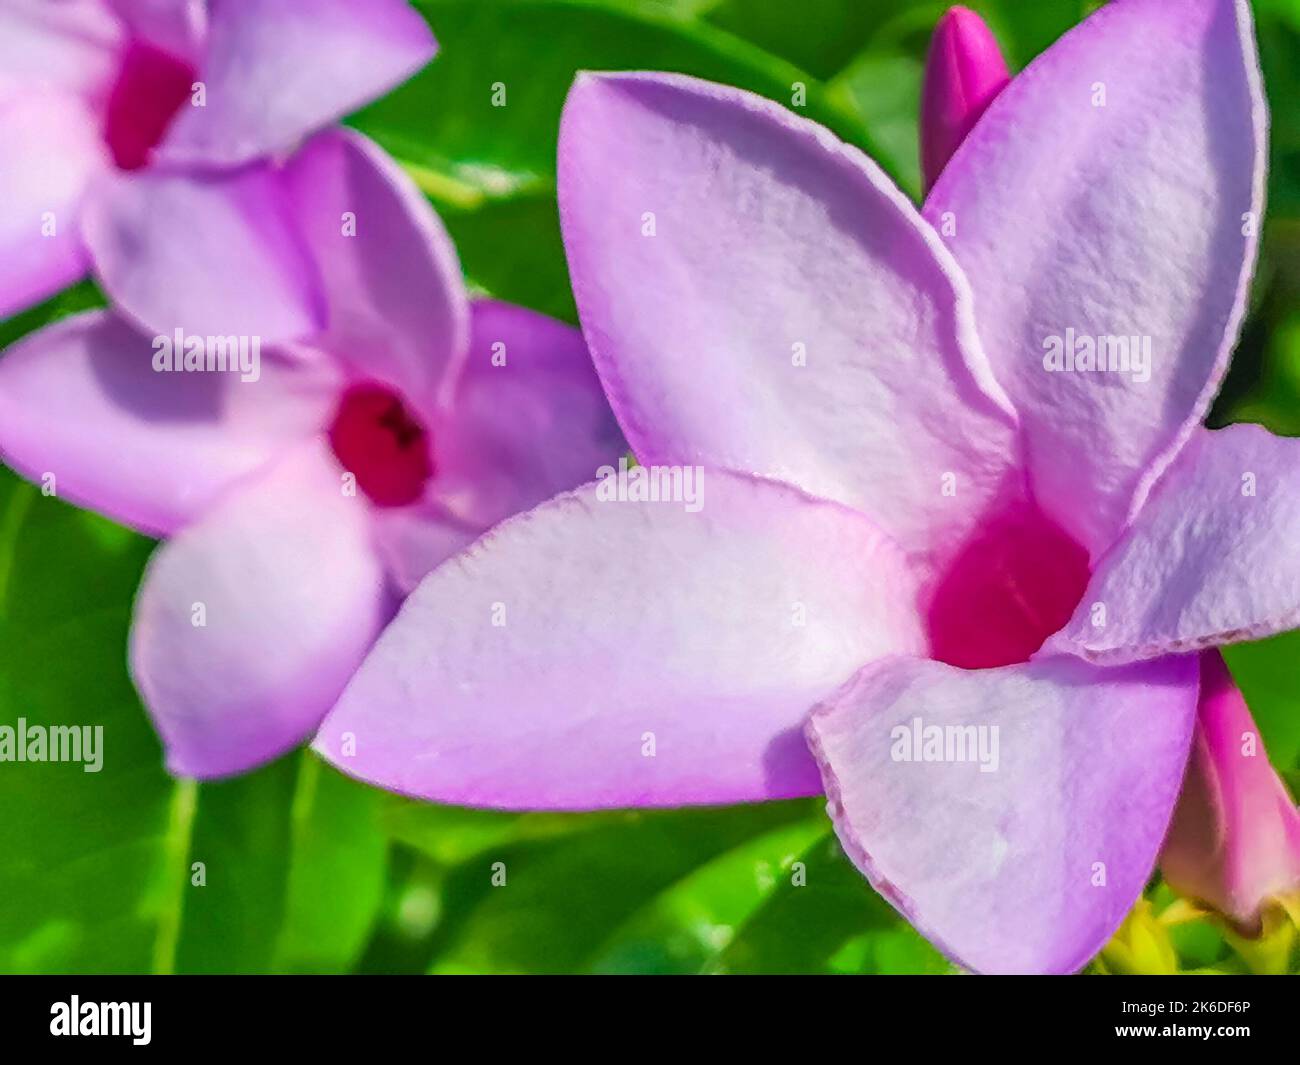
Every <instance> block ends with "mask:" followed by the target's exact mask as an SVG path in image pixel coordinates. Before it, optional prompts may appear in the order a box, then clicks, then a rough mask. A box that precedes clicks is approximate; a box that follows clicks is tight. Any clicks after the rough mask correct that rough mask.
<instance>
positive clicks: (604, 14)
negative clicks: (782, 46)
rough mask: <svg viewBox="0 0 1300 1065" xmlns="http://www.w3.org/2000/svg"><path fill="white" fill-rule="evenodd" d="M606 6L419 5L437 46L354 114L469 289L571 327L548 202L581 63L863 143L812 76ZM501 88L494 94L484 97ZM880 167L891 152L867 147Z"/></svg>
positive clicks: (569, 2) (588, 2)
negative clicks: (762, 106)
mask: <svg viewBox="0 0 1300 1065" xmlns="http://www.w3.org/2000/svg"><path fill="white" fill-rule="evenodd" d="M707 6H709V5H706V4H689V3H687V4H683V3H654V2H652V0H651V2H639V3H631V4H629V3H621V4H620V3H617V2H616V0H420V2H419V3H417V7H419V8H420V10H421V11H422V12H423V13H424V14H425V15H426V16H427V17H428V19H429V22H430V25H431V26H432V27H433V30H434V33H435V34H436V35H437V36H438V39H439V41H440V42H441V45H442V50H441V51H440V53H439V55H438V56H437V57H436V58H435V59H434V61H433V62H432V63H431V64H430V65H429V66H428V67H427V68H426V69H425V70H424V71H422V72H421V73H420V74H419V75H417V76H416V77H415V78H414V79H412V80H411V81H410V82H408V83H407V84H406V85H404V86H402V87H401V88H399V89H398V90H397V91H396V92H394V93H392V94H390V95H389V96H387V97H385V98H384V99H382V100H380V101H378V102H377V103H375V104H373V105H372V106H370V107H368V108H366V109H365V110H364V111H362V112H361V113H360V114H358V115H355V116H354V117H353V118H352V119H351V120H350V121H351V123H352V124H353V125H355V126H356V127H357V128H358V129H360V130H362V131H363V132H365V133H366V134H368V135H370V136H371V137H373V138H374V139H375V140H376V141H378V142H379V143H380V144H382V145H383V146H384V147H385V148H386V149H387V150H388V151H389V152H390V153H391V154H392V155H393V156H394V157H395V158H397V159H398V160H399V161H400V162H401V163H402V164H403V165H404V166H405V167H406V169H407V170H408V171H409V172H410V173H411V174H412V175H413V177H414V178H415V180H416V182H417V183H418V184H419V185H420V187H421V188H422V189H423V190H424V192H425V193H426V195H428V196H429V198H430V199H431V200H432V201H433V203H434V205H435V206H436V207H437V208H438V210H439V212H440V213H441V214H442V215H443V218H444V220H445V221H446V223H447V226H448V229H449V230H450V231H451V233H452V237H453V239H454V240H455V241H456V245H457V248H458V250H459V252H460V256H461V262H462V266H463V268H464V271H465V275H466V277H467V279H468V280H469V282H470V284H471V286H473V287H474V288H476V289H478V290H479V291H481V292H483V293H486V294H489V295H492V296H496V297H499V298H501V299H507V300H510V301H512V302H515V303H520V304H522V305H524V306H528V307H533V308H534V309H536V310H540V311H543V312H545V313H548V314H551V315H554V316H556V317H559V318H562V319H565V320H567V321H571V322H572V321H576V311H575V309H574V305H573V297H572V295H571V293H570V290H569V280H568V271H567V265H566V262H565V258H564V249H563V246H562V244H561V241H560V229H559V220H558V216H557V211H556V205H555V145H556V138H557V134H558V131H559V121H560V110H561V108H562V107H563V104H564V100H565V97H566V96H567V95H568V91H569V88H570V86H571V85H572V84H573V79H574V77H575V75H576V74H577V73H578V72H579V71H580V70H667V71H677V72H681V73H685V74H693V75H695V76H697V77H703V78H708V79H711V80H714V81H719V82H723V83H725V84H728V85H735V86H739V87H740V88H745V89H750V90H752V91H754V92H758V93H761V94H763V95H765V96H768V97H770V98H772V99H774V100H777V101H779V102H781V103H783V104H785V105H787V106H788V105H790V103H791V99H792V94H793V90H794V86H795V85H796V84H801V85H803V86H805V87H806V89H805V91H806V96H807V102H806V106H803V107H800V108H797V110H798V112H799V113H800V114H803V115H806V116H807V117H809V118H813V119H815V120H817V121H819V122H821V123H823V124H824V125H828V126H830V127H831V128H833V129H834V130H836V132H837V133H839V134H840V136H842V137H844V138H845V139H847V140H849V141H852V142H854V143H857V144H859V145H863V146H866V147H870V145H869V144H868V134H867V133H866V131H865V130H864V129H863V127H862V125H861V123H860V122H859V121H858V120H857V118H856V116H855V115H854V114H853V112H852V110H851V109H850V108H849V107H848V106H847V105H837V104H836V103H834V102H833V101H832V100H831V99H830V97H828V96H827V95H826V93H825V92H824V90H823V89H822V87H821V86H820V85H819V84H818V83H817V82H816V81H815V80H814V79H813V78H811V77H810V76H809V75H808V74H806V73H804V72H802V71H800V70H798V69H797V68H795V67H793V66H791V65H790V64H788V63H785V62H783V61H781V60H779V59H776V58H774V57H772V56H770V55H767V54H766V53H764V52H762V51H760V50H759V49H757V48H755V47H753V46H752V45H750V44H748V43H747V42H744V41H740V40H738V39H737V38H735V37H733V36H731V35H730V34H728V33H724V32H722V31H721V30H718V29H716V28H714V27H712V26H709V25H706V24H703V23H695V22H690V21H688V20H687V19H686V18H684V17H683V15H684V13H687V14H688V13H689V12H690V11H693V10H700V9H703V8H704V7H707ZM499 93H504V99H503V100H502V98H501V97H500V95H496V103H497V106H494V94H499ZM875 154H876V155H877V157H878V159H879V161H880V162H881V163H882V165H884V166H885V167H886V168H887V169H892V168H893V162H892V160H891V159H890V158H889V157H888V156H887V155H885V154H883V153H881V152H876V153H875Z"/></svg>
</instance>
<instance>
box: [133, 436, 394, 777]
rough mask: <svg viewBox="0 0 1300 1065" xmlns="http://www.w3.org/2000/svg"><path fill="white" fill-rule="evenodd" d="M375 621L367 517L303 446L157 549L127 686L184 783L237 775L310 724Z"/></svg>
mask: <svg viewBox="0 0 1300 1065" xmlns="http://www.w3.org/2000/svg"><path fill="white" fill-rule="evenodd" d="M386 609H387V606H386V602H385V593H384V585H383V569H382V567H381V566H380V565H379V562H378V560H377V559H376V558H375V556H374V554H373V552H372V551H371V549H370V542H369V521H368V518H367V509H366V506H365V504H364V502H363V501H362V500H361V499H360V498H359V497H348V496H345V495H344V494H343V492H342V491H341V490H340V480H339V472H338V467H337V464H336V463H334V461H333V459H332V457H331V456H330V455H329V453H328V450H327V449H325V448H324V447H323V446H322V445H321V444H320V443H319V442H316V443H313V444H309V445H304V447H303V448H301V449H299V450H298V451H296V452H295V453H293V454H291V455H289V456H287V457H286V458H285V460H284V461H283V462H282V463H281V464H279V465H277V467H276V468H275V469H274V470H272V471H270V472H269V473H268V474H267V475H265V476H263V477H260V478H258V479H257V480H256V481H255V482H253V483H252V484H251V485H249V486H248V487H246V488H244V489H243V490H241V491H238V492H235V493H233V494H232V495H230V496H229V497H227V498H226V499H225V500H223V501H222V502H221V503H220V504H218V505H217V506H216V507H215V508H214V509H213V510H211V511H210V512H209V513H208V514H207V515H205V516H204V518H203V520H202V521H200V522H199V523H198V524H196V525H193V526H191V527H190V528H188V529H185V530H184V531H182V532H181V533H180V534H179V535H178V536H176V537H174V538H173V539H171V540H169V541H167V542H166V543H165V544H164V545H163V546H162V547H160V548H159V549H158V551H157V553H156V554H155V555H154V557H153V560H152V561H151V562H150V564H149V568H148V570H147V571H146V573H145V578H144V583H143V585H142V586H141V589H140V595H139V598H138V599H137V600H136V608H135V619H134V625H133V627H132V631H131V672H132V675H133V677H134V678H135V682H136V686H137V687H138V688H139V689H140V692H141V695H142V697H143V699H144V702H145V706H146V707H147V708H148V710H149V713H150V714H151V715H152V717H153V719H154V723H155V724H156V725H157V727H158V731H159V733H160V734H161V735H162V738H163V742H164V744H165V746H166V748H167V767H168V769H170V770H171V771H172V772H173V773H176V774H178V775H183V776H194V777H214V776H224V775H226V774H229V773H238V772H241V771H243V770H246V769H249V768H252V767H253V766H255V765H258V764H259V763H261V762H265V761H267V760H269V759H271V758H273V757H275V756H276V755H278V754H280V753H282V752H283V751H285V750H287V749H288V748H290V747H292V746H293V745H294V744H296V743H298V742H299V741H300V740H302V739H303V738H304V737H305V736H307V735H309V734H310V733H311V731H312V730H313V729H314V728H315V727H316V725H317V724H318V723H319V721H320V719H321V717H322V716H323V715H324V713H325V712H326V711H327V710H328V709H329V707H330V705H331V704H332V703H333V701H334V700H335V699H336V698H337V696H338V693H339V692H340V691H342V689H343V686H344V684H346V683H347V680H348V677H349V676H350V675H351V674H352V671H353V670H354V669H355V668H356V667H357V665H358V664H359V663H360V661H361V659H362V657H363V656H364V655H365V653H366V650H367V649H368V648H369V646H370V644H371V642H372V641H373V640H374V637H375V635H376V633H377V632H378V631H379V628H380V626H381V625H382V623H383V616H384V612H385V610H386Z"/></svg>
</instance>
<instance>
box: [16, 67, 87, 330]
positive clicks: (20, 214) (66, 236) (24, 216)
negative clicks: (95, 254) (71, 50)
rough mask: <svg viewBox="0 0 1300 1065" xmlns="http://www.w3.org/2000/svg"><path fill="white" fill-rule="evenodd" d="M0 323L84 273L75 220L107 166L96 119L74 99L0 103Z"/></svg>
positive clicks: (21, 98) (20, 98) (40, 95)
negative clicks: (92, 184) (0, 206)
mask: <svg viewBox="0 0 1300 1065" xmlns="http://www.w3.org/2000/svg"><path fill="white" fill-rule="evenodd" d="M0 153H2V154H3V156H4V159H5V160H6V162H5V165H4V166H3V167H2V168H0V203H3V204H4V210H3V212H0V318H5V317H7V316H8V315H10V314H13V313H14V312H15V311H19V310H22V309H23V308H24V307H27V306H29V305H31V304H33V303H36V302H39V301H40V300H42V299H45V298H46V297H47V296H51V295H53V294H54V293H55V292H58V291H59V290H60V289H61V288H65V287H66V286H68V285H70V284H72V282H74V281H76V280H77V279H78V278H79V277H81V276H82V274H84V273H85V272H86V265H87V257H86V252H85V249H84V247H83V245H82V242H81V234H80V231H79V227H78V216H79V215H80V211H81V197H82V195H83V194H84V192H85V189H86V186H87V184H88V183H89V182H90V181H91V179H92V178H93V177H94V176H95V175H96V174H97V173H99V172H101V171H102V170H103V169H104V168H106V167H107V165H108V155H107V152H106V150H105V148H104V145H103V141H102V139H101V137H100V133H99V128H98V126H97V125H96V120H95V116H94V115H93V114H92V113H91V112H90V110H89V109H88V108H87V107H86V105H85V104H83V103H82V102H81V101H80V100H78V99H77V98H76V97H73V96H70V95H67V94H63V93H44V92H26V93H22V94H19V95H17V96H13V97H10V98H9V99H7V100H6V101H5V102H4V103H0Z"/></svg>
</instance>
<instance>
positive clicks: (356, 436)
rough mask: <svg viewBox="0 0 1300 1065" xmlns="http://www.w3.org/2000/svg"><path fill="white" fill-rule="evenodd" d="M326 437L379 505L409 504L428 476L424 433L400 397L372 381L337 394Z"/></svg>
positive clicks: (429, 468) (429, 455)
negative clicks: (336, 406)
mask: <svg viewBox="0 0 1300 1065" xmlns="http://www.w3.org/2000/svg"><path fill="white" fill-rule="evenodd" d="M329 440H330V446H331V447H332V448H333V449H334V454H335V456H336V457H337V458H338V460H339V462H341V463H342V464H343V468H344V469H345V470H347V471H348V472H350V473H351V474H352V475H353V476H354V477H356V479H357V484H358V485H359V486H360V487H361V490H362V491H363V492H365V493H366V495H367V496H369V497H370V499H371V500H372V501H373V502H374V503H376V504H377V505H379V506H381V507H401V506H406V505H407V504H408V503H414V502H415V501H416V500H417V499H419V498H420V496H421V495H423V494H424V485H425V482H426V481H428V480H429V478H430V477H432V476H433V470H434V468H433V455H432V451H431V448H430V440H429V434H428V431H427V430H426V429H425V427H424V425H423V423H421V422H420V421H419V419H418V418H416V417H415V415H413V414H412V413H411V412H410V411H409V410H408V409H407V407H406V404H405V403H404V402H403V401H402V397H401V396H400V395H398V394H397V393H396V392H394V391H393V390H392V389H390V388H388V387H387V386H385V385H381V384H378V383H377V382H374V381H368V382H366V383H364V384H357V385H352V386H351V387H350V388H348V390H347V391H346V392H344V393H343V398H342V399H341V400H340V401H339V407H338V411H337V412H336V413H335V415H334V421H333V423H332V424H331V425H330V428H329Z"/></svg>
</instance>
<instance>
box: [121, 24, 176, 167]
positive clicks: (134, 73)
mask: <svg viewBox="0 0 1300 1065" xmlns="http://www.w3.org/2000/svg"><path fill="white" fill-rule="evenodd" d="M195 76H196V72H195V70H194V68H193V67H191V66H190V65H189V64H188V63H186V62H184V61H182V60H180V59H177V58H176V57H175V56H172V55H169V54H168V53H167V52H164V51H162V50H161V49H158V48H155V47H153V45H150V44H145V43H143V42H141V41H132V42H131V43H130V44H129V45H127V48H126V53H125V55H124V56H123V57H122V66H121V69H120V70H119V71H118V75H117V81H116V82H115V83H114V85H113V90H112V92H111V93H110V95H109V98H108V114H107V117H106V119H105V123H104V139H105V140H106V141H107V142H108V148H109V151H111V152H112V153H113V162H115V163H116V164H117V165H118V167H119V168H121V169H122V170H139V169H140V168H141V167H142V166H145V165H146V164H147V163H148V162H149V160H150V158H151V157H152V155H153V150H154V148H155V147H157V145H158V143H159V142H160V141H161V140H162V139H163V134H165V133H166V132H167V127H168V126H170V125H171V123H172V119H173V118H175V117H176V112H177V111H179V110H180V109H181V106H182V105H183V104H184V103H185V101H186V100H188V99H189V96H190V92H191V91H192V88H193V85H194V80H195Z"/></svg>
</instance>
